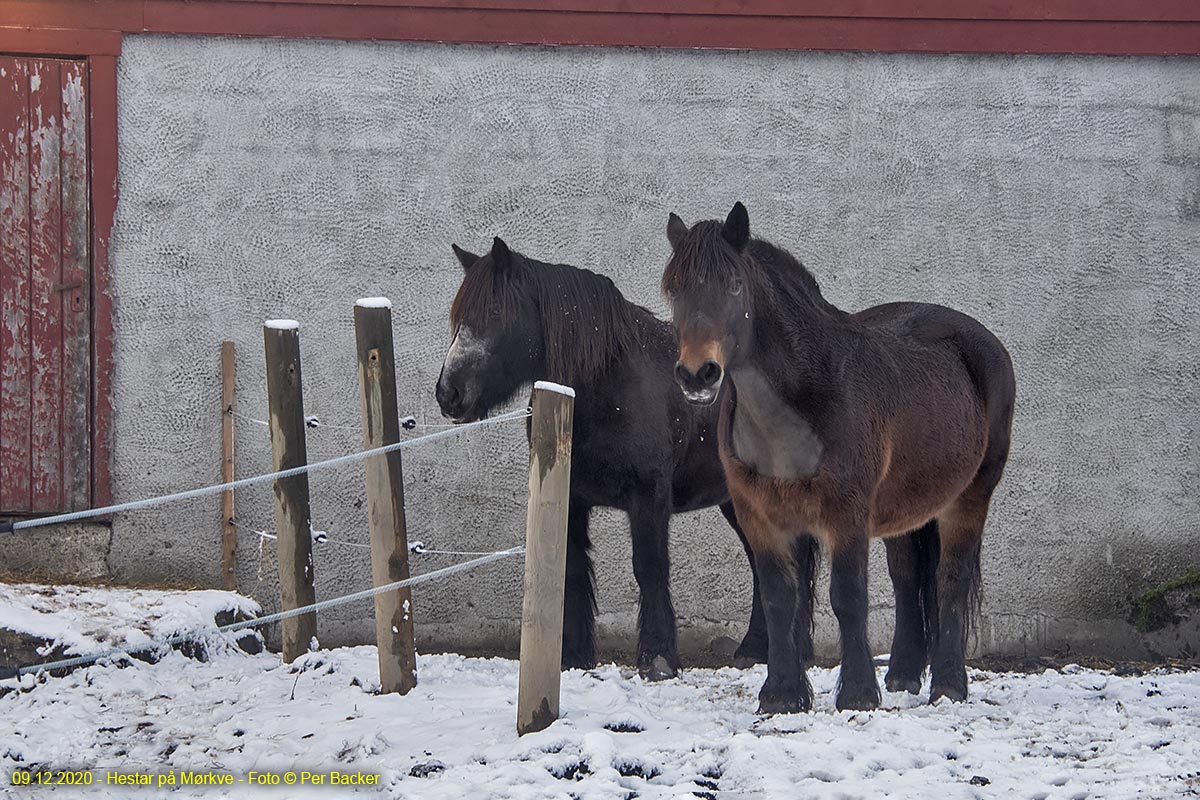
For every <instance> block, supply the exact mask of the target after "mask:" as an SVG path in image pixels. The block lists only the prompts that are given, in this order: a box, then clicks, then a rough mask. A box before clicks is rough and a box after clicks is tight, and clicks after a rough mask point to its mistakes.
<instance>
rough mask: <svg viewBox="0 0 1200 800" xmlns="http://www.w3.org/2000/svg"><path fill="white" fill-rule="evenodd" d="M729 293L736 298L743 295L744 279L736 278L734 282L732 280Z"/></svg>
mask: <svg viewBox="0 0 1200 800" xmlns="http://www.w3.org/2000/svg"><path fill="white" fill-rule="evenodd" d="M729 293H730V294H731V295H733V296H734V297H737V296H738V295H739V294H741V293H742V279H741V278H734V279H733V280H731V281H730V282H729Z"/></svg>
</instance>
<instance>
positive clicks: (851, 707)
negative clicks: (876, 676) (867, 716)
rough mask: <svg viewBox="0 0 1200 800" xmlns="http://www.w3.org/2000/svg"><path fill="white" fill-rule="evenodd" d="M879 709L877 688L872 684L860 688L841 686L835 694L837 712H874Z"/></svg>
mask: <svg viewBox="0 0 1200 800" xmlns="http://www.w3.org/2000/svg"><path fill="white" fill-rule="evenodd" d="M877 708H879V687H878V686H877V685H875V684H874V683H870V684H864V685H862V686H849V685H845V684H843V685H842V688H841V689H839V690H838V694H837V710H838V711H874V710H875V709H877Z"/></svg>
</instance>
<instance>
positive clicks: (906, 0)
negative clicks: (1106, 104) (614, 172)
mask: <svg viewBox="0 0 1200 800" xmlns="http://www.w3.org/2000/svg"><path fill="white" fill-rule="evenodd" d="M231 2H238V3H251V4H253V3H261V2H263V0H231ZM274 2H278V3H280V4H285V5H330V6H384V7H391V8H414V9H415V8H429V9H441V10H457V11H469V10H475V11H486V10H504V11H558V12H566V13H570V12H580V11H587V12H599V13H612V14H627V15H635V14H678V15H685V16H693V15H699V16H710V15H712V16H733V17H740V16H747V17H866V18H871V19H963V20H971V19H981V20H982V19H991V20H1059V21H1069V20H1074V21H1080V22H1097V21H1136V22H1173V21H1179V22H1200V3H1196V2H1195V1H1194V0H1156V2H1153V3H1147V2H1145V0H1106V2H1102V3H1099V2H1096V0H988V1H987V2H963V0H638V1H637V2H630V1H629V0H589V2H580V0H274Z"/></svg>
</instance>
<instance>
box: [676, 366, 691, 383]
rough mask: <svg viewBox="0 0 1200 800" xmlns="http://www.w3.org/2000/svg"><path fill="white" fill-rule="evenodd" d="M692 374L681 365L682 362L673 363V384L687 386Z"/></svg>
mask: <svg viewBox="0 0 1200 800" xmlns="http://www.w3.org/2000/svg"><path fill="white" fill-rule="evenodd" d="M691 377H692V373H690V372H688V368H687V367H685V366H684V365H683V362H682V361H676V362H675V382H676V383H678V384H679V385H680V386H687V384H688V381H689V380H690V379H691Z"/></svg>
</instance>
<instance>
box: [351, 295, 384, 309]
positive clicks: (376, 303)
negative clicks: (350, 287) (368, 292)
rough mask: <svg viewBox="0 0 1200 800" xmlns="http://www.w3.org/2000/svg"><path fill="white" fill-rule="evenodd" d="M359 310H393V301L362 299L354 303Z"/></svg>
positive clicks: (375, 298) (379, 298) (380, 298)
mask: <svg viewBox="0 0 1200 800" xmlns="http://www.w3.org/2000/svg"><path fill="white" fill-rule="evenodd" d="M354 305H356V306H358V307H359V308H391V307H392V301H391V300H389V299H387V298H386V297H360V298H359V299H357V300H355V301H354Z"/></svg>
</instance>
